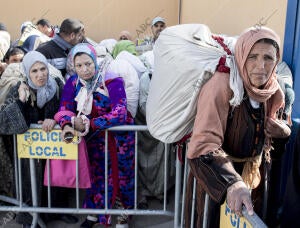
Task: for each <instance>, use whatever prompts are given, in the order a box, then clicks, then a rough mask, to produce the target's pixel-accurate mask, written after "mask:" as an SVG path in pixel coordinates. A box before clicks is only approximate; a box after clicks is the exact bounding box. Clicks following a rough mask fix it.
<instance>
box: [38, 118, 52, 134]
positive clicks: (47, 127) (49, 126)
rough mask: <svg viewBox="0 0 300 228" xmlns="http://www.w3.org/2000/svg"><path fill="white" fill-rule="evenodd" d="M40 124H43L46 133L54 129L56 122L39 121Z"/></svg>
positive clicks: (50, 120)
mask: <svg viewBox="0 0 300 228" xmlns="http://www.w3.org/2000/svg"><path fill="white" fill-rule="evenodd" d="M38 124H42V129H43V130H44V131H46V132H49V131H51V130H52V129H53V128H54V126H55V124H56V121H55V120H53V119H45V120H44V121H42V120H40V121H38Z"/></svg>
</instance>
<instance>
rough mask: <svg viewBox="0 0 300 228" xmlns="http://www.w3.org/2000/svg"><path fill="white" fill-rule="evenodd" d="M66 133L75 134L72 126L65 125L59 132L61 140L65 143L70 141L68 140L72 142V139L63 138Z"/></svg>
mask: <svg viewBox="0 0 300 228" xmlns="http://www.w3.org/2000/svg"><path fill="white" fill-rule="evenodd" d="M67 133H72V134H73V135H75V132H74V128H72V127H70V126H69V125H65V126H64V128H63V129H62V132H61V138H62V140H63V141H65V142H66V143H70V142H72V140H70V141H66V140H65V135H66V134H67Z"/></svg>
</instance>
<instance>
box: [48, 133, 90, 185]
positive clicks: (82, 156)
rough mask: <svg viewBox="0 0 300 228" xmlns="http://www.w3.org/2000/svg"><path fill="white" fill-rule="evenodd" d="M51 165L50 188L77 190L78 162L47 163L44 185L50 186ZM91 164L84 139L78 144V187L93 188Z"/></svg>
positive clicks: (51, 161)
mask: <svg viewBox="0 0 300 228" xmlns="http://www.w3.org/2000/svg"><path fill="white" fill-rule="evenodd" d="M49 163H50V186H56V187H67V188H76V160H63V159H50V160H48V162H47V163H46V166H45V172H44V185H45V186H48V164H49ZM89 167H90V164H89V158H88V153H87V148H86V143H85V140H84V138H82V139H81V142H80V143H79V144H78V186H79V188H90V187H91V176H90V169H89Z"/></svg>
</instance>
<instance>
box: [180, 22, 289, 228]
mask: <svg viewBox="0 0 300 228" xmlns="http://www.w3.org/2000/svg"><path fill="white" fill-rule="evenodd" d="M279 44H280V40H279V37H278V35H277V34H276V33H275V32H274V31H272V30H271V29H268V28H265V27H261V28H250V29H248V30H246V31H245V32H243V33H242V34H241V36H240V37H239V38H238V40H237V42H236V46H235V61H236V64H237V67H238V71H239V74H240V77H241V79H242V83H243V84H242V86H241V87H240V88H237V89H239V90H240V91H241V92H243V93H244V96H243V99H242V100H241V102H240V104H239V105H237V106H235V107H233V106H231V105H230V102H229V101H230V100H231V98H232V97H233V91H232V90H231V89H230V87H229V84H230V83H229V74H228V73H225V72H218V71H217V72H215V75H214V76H213V77H212V78H211V79H210V80H209V81H208V82H207V83H206V84H205V85H204V86H203V88H202V89H201V91H200V94H199V99H198V104H197V115H196V119H195V123H194V128H193V133H192V137H191V141H190V143H189V145H188V152H187V157H188V161H189V165H190V167H191V174H190V177H189V181H192V177H195V178H196V180H197V194H196V195H197V199H196V200H197V203H196V205H197V206H196V207H197V213H196V214H197V215H198V217H197V221H196V224H197V225H196V227H201V226H202V219H203V208H204V198H205V197H204V196H205V193H206V192H207V193H208V194H209V196H210V202H209V219H208V224H207V225H208V227H218V226H219V219H218V218H219V214H220V205H221V204H222V203H223V202H224V200H225V199H226V200H227V204H228V206H229V208H230V209H231V210H232V211H234V212H235V213H236V214H238V215H241V214H242V205H244V206H245V208H246V210H247V211H248V214H250V215H252V214H253V210H254V211H255V212H256V213H258V215H260V216H261V215H262V214H263V211H264V210H263V205H262V204H263V190H264V189H263V188H264V186H263V183H264V181H262V180H261V179H262V178H261V177H264V174H263V172H264V171H266V170H267V171H268V172H269V171H270V166H271V165H270V164H271V160H272V157H274V156H275V157H277V156H279V154H280V153H283V152H284V146H285V143H286V142H287V140H288V138H289V135H290V133H291V130H290V127H289V125H290V123H289V121H287V120H288V116H287V115H286V113H285V103H284V92H283V91H282V89H281V88H280V86H279V84H278V82H277V78H276V74H275V71H276V65H277V63H278V61H279V58H280V49H279ZM263 167H265V168H266V169H264V168H263ZM271 182H272V179H271ZM271 184H272V183H271ZM187 186H189V187H190V186H191V185H189V184H188V185H187ZM251 190H252V193H251V195H250V191H251ZM188 193H189V194H187V195H188V196H187V197H188V201H189V199H190V196H191V195H190V191H189V192H188ZM186 212H187V213H186V215H187V216H186V219H187V220H186V225H187V227H189V217H190V213H189V209H188V207H187V211H186Z"/></svg>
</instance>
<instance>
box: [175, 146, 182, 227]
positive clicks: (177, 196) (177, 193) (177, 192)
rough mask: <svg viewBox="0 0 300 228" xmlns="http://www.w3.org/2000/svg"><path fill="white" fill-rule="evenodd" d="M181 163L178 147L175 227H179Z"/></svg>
mask: <svg viewBox="0 0 300 228" xmlns="http://www.w3.org/2000/svg"><path fill="white" fill-rule="evenodd" d="M181 172H182V170H181V163H180V161H179V158H178V147H177V148H176V181H175V206H174V209H175V211H174V228H177V227H178V219H179V203H180V192H181V191H180V190H181Z"/></svg>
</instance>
